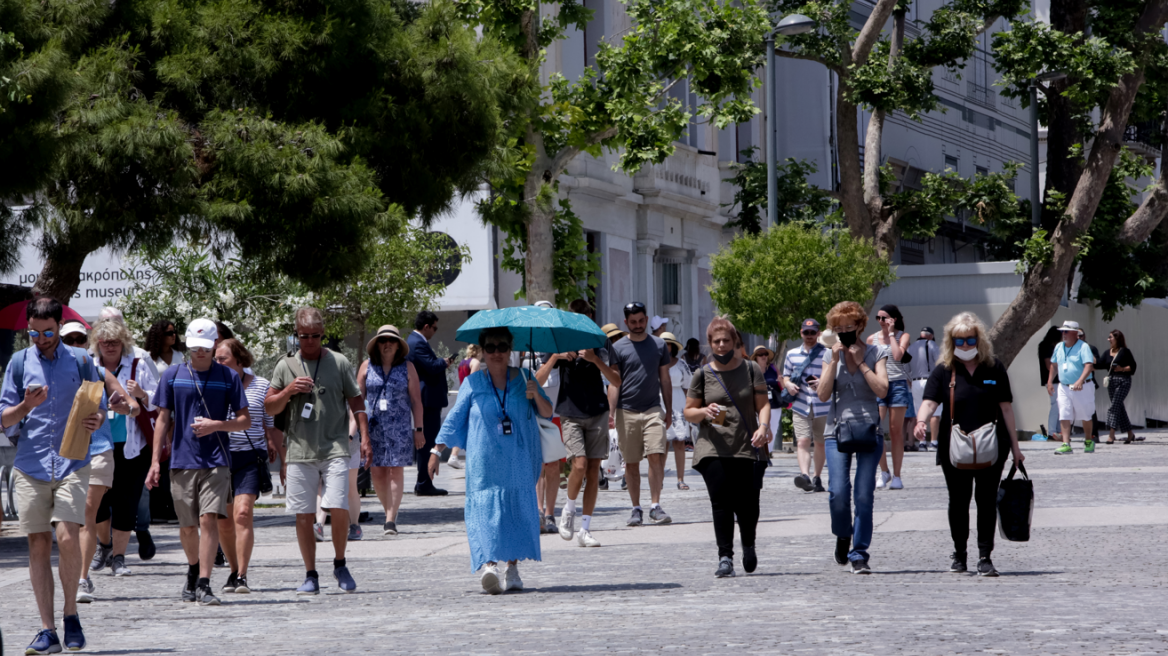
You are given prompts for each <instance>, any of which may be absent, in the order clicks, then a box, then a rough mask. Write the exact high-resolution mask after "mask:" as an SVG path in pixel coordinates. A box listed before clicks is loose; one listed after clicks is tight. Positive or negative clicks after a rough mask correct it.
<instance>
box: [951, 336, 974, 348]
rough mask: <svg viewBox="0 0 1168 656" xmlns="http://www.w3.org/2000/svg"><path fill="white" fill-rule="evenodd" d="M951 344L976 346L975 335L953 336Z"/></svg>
mask: <svg viewBox="0 0 1168 656" xmlns="http://www.w3.org/2000/svg"><path fill="white" fill-rule="evenodd" d="M953 344H954V345H956V346H977V338H976V337H954V338H953Z"/></svg>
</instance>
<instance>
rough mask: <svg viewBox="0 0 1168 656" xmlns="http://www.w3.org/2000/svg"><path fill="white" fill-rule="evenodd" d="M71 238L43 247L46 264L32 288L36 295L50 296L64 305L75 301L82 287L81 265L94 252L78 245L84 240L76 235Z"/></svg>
mask: <svg viewBox="0 0 1168 656" xmlns="http://www.w3.org/2000/svg"><path fill="white" fill-rule="evenodd" d="M71 237H72V238H71V239H70V241H66V242H58V243H55V244H51V245H46V246H43V247H42V252H43V253H44V256H45V264H44V266H43V267H42V268H41V273H40V276H39V277H37V280H36V283H34V284H33V286H32V293H33V294H34V295H37V296H50V297H52V298H55V299H57V300H58V301H60V302H61V303H62V304H63V305H69V303H70V302H71V301H72V300H73V295H74V294H76V293H77V288H78V287H79V286H80V285H81V265H83V264H85V258H86V257H89V254H90V253H91V252H93V251H92V250H91V249H90V248H87V247H85V246H80V245H78V244H77V242H82V241H85V240H84V239H79V238H77V237H76V235H73V236H71Z"/></svg>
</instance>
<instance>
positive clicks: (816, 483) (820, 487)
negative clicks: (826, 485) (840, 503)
mask: <svg viewBox="0 0 1168 656" xmlns="http://www.w3.org/2000/svg"><path fill="white" fill-rule="evenodd" d="M811 484H812V485H814V486H815V491H816V492H827V490H825V489H823V481H822V480H820V478H819V477H818V476H816V477H815V478H813V479H811Z"/></svg>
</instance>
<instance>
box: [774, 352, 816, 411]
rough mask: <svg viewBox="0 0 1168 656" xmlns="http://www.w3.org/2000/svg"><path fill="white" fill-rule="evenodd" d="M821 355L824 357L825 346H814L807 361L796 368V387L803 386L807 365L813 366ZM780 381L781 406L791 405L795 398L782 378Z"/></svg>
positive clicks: (794, 375) (793, 377) (793, 373)
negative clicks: (784, 385)
mask: <svg viewBox="0 0 1168 656" xmlns="http://www.w3.org/2000/svg"><path fill="white" fill-rule="evenodd" d="M821 355H823V345H822V344H818V343H817V344H816V345H815V346H812V347H811V352H810V353H808V354H807V359H806V360H804V361H803V362H802V363H800V364H799V366H798V367H795V369H794V370H793V371H792V372H791V382H792V383H795V384H796V385H799V384H801V383H802V382H803V372H804V371H806V370H807V365H809V364H811V361H812V360H813V359H815V358H817V357H819V356H821ZM779 381H780V382H779V387H780V388H782V391H781V392H779V405H782V406H788V405H791V404H792V403H794V402H795V396H794V395H793V394H791V393H790V392H788V391H787V389H786V388H785V387H783V383H782V377H781V376H780V377H779Z"/></svg>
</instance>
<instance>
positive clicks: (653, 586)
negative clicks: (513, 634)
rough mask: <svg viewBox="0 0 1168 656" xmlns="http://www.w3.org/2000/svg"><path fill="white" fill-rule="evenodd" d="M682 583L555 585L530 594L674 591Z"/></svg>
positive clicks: (535, 590)
mask: <svg viewBox="0 0 1168 656" xmlns="http://www.w3.org/2000/svg"><path fill="white" fill-rule="evenodd" d="M680 587H681V584H680V583H599V584H595V585H554V586H551V587H548V588H528V591H529V592H647V591H651V590H674V589H677V588H680Z"/></svg>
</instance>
